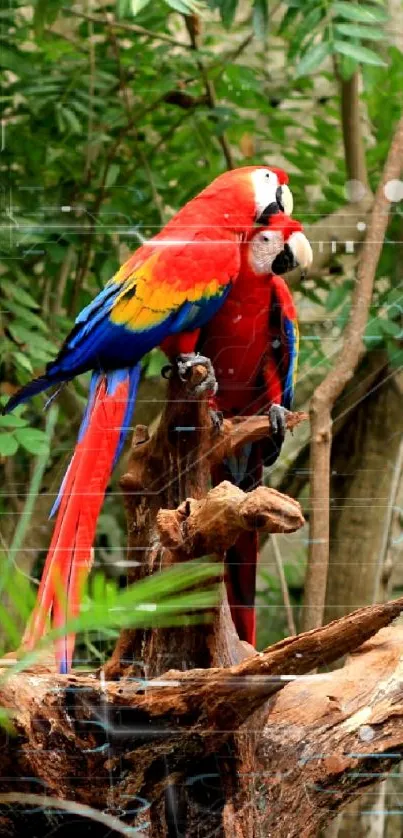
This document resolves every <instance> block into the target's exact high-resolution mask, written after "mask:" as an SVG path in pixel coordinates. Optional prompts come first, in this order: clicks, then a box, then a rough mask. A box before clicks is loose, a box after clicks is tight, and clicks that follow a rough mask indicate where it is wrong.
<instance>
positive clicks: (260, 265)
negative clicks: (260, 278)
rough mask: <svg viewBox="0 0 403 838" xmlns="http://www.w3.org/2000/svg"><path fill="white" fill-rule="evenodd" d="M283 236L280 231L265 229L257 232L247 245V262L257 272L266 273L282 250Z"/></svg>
mask: <svg viewBox="0 0 403 838" xmlns="http://www.w3.org/2000/svg"><path fill="white" fill-rule="evenodd" d="M283 247H284V238H283V236H282V234H281V233H280V232H276V231H270V230H265V231H264V232H263V231H262V232H261V233H257V235H256V236H254V237H253V239H252V241H251V243H250V245H249V254H248V256H249V264H250V266H251V268H252V270H253V271H254V272H255V273H257V274H268V273H270V271H271V266H272V264H273V262H274V260H275V258H276V256H278V254H279V253H281V251H282V250H283Z"/></svg>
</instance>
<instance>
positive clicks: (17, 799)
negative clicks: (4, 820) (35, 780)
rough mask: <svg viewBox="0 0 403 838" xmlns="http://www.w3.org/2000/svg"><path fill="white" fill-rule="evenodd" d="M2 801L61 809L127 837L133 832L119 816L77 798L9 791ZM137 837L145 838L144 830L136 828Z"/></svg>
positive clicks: (2, 796)
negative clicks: (78, 800)
mask: <svg viewBox="0 0 403 838" xmlns="http://www.w3.org/2000/svg"><path fill="white" fill-rule="evenodd" d="M0 803H5V804H7V803H9V804H10V805H11V804H18V805H21V804H24V803H26V805H27V806H35V807H37V806H41V807H42V808H44V809H60V810H61V811H63V812H68V813H69V814H70V815H79V816H80V817H82V818H88V820H91V821H96V822H97V823H102V824H103V825H104V826H106V827H108V829H111V830H112V831H113V832H118V833H119V835H124V836H125V838H127V836H128V835H129V834H130V832H132V829H131V827H130V826H127V825H126V824H125V823H124V822H123V821H121V820H119V818H115V817H114V816H113V815H108V814H107V813H106V812H100V811H99V809H94V808H93V807H92V806H86V804H85V803H77V802H76V801H75V800H62V799H59V798H57V797H48V796H47V795H46V794H26V793H25V792H20V793H18V794H17V793H15V792H7V793H6V794H0ZM136 838H145V835H144V832H139V831H138V830H137V829H136Z"/></svg>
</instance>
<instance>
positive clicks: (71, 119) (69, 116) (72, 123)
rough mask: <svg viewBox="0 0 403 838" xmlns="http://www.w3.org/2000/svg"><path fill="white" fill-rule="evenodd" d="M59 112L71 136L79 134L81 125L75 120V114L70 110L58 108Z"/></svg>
mask: <svg viewBox="0 0 403 838" xmlns="http://www.w3.org/2000/svg"><path fill="white" fill-rule="evenodd" d="M60 112H61V115H62V117H63V119H64V120H65V122H66V125H67V127H68V128H70V131H72V132H73V134H81V132H82V127H81V123H80V121H79V119H77V117H76V115H75V113H74V112H73V111H72V110H71V109H70V108H60Z"/></svg>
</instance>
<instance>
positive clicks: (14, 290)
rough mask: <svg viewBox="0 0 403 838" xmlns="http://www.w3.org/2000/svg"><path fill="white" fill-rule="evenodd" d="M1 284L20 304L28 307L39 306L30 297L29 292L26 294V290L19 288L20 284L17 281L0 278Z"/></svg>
mask: <svg viewBox="0 0 403 838" xmlns="http://www.w3.org/2000/svg"><path fill="white" fill-rule="evenodd" d="M1 285H2V288H4V290H5V291H6V293H7V294H10V296H12V297H16V298H17V300H18V302H19V303H21V305H25V306H27V307H28V308H39V303H37V302H36V300H34V298H33V297H31V294H28V291H25V290H24V288H21V284H20V283H19V282H11V281H10V280H9V279H2V280H1Z"/></svg>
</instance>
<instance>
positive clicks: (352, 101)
mask: <svg viewBox="0 0 403 838" xmlns="http://www.w3.org/2000/svg"><path fill="white" fill-rule="evenodd" d="M359 82H360V77H359V73H358V72H355V73H353V75H352V76H351V78H350V79H347V80H344V79H342V80H341V83H340V95H341V126H342V133H343V144H344V156H345V161H346V170H347V175H348V178H349V179H350V180H357V181H359V182H360V183H361V184H362V185H363V186H364V187H365V188H366V189H368V172H367V161H366V158H365V146H364V137H363V132H362V121H361V106H360V94H359Z"/></svg>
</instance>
